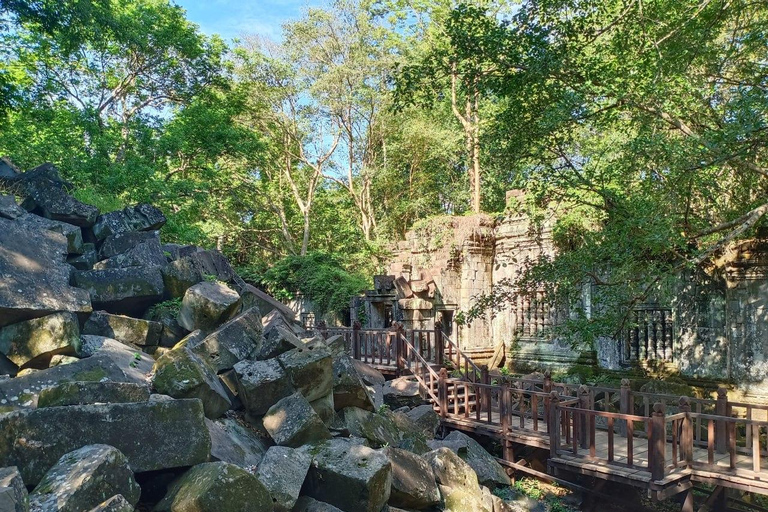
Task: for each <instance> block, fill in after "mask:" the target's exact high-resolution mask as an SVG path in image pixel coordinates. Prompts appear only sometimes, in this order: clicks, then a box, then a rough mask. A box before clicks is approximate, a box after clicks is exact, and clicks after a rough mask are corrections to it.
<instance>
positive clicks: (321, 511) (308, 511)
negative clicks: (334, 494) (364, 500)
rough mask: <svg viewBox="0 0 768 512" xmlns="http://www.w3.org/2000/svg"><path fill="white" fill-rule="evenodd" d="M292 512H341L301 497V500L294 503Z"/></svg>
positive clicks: (326, 504) (311, 499)
mask: <svg viewBox="0 0 768 512" xmlns="http://www.w3.org/2000/svg"><path fill="white" fill-rule="evenodd" d="M293 512H342V511H341V510H340V509H338V508H336V507H334V506H333V505H330V504H328V503H323V502H322V501H317V500H316V499H314V498H310V497H309V496H302V497H301V498H299V500H298V501H297V502H296V505H295V506H294V507H293Z"/></svg>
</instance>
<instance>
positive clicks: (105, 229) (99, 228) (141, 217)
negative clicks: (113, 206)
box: [93, 204, 166, 240]
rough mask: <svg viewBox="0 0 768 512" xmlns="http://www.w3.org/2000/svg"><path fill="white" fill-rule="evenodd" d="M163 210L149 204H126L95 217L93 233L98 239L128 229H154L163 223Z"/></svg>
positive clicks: (124, 231)
mask: <svg viewBox="0 0 768 512" xmlns="http://www.w3.org/2000/svg"><path fill="white" fill-rule="evenodd" d="M165 220H166V219H165V216H164V215H163V212H161V211H160V210H159V209H157V208H155V207H154V206H152V205H150V204H139V205H136V206H127V207H125V208H124V209H122V210H118V211H115V212H109V213H105V214H103V215H100V216H99V217H98V219H96V223H95V224H94V226H93V234H94V235H95V236H96V238H97V239H98V240H104V239H105V238H107V237H108V236H110V235H117V234H120V233H126V232H128V231H155V230H157V229H160V228H161V227H163V225H164V224H165Z"/></svg>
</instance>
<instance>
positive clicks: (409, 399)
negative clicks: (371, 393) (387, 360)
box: [384, 376, 426, 409]
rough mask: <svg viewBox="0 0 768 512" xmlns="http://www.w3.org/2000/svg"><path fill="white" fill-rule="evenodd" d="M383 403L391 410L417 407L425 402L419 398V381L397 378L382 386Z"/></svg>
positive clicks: (410, 378) (409, 378)
mask: <svg viewBox="0 0 768 512" xmlns="http://www.w3.org/2000/svg"><path fill="white" fill-rule="evenodd" d="M384 403H385V404H386V405H388V406H389V407H390V408H392V409H399V408H401V407H418V406H419V405H424V404H425V403H426V402H425V400H424V399H423V398H422V397H421V388H420V385H419V381H417V380H416V379H415V378H414V377H410V376H408V377H399V378H397V379H393V380H390V381H388V382H387V383H386V384H385V385H384Z"/></svg>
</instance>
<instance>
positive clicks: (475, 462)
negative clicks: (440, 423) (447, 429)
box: [444, 430, 511, 489]
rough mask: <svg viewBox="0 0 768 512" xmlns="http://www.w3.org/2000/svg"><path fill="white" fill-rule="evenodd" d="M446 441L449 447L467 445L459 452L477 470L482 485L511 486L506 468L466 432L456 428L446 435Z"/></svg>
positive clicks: (494, 486) (492, 487) (493, 486)
mask: <svg viewBox="0 0 768 512" xmlns="http://www.w3.org/2000/svg"><path fill="white" fill-rule="evenodd" d="M444 441H445V442H446V443H447V444H446V446H447V447H448V448H452V447H453V446H458V447H461V446H464V447H465V448H464V449H461V448H459V449H458V450H457V454H458V456H459V457H461V458H462V459H463V460H465V461H466V462H467V464H469V465H470V467H471V468H472V469H473V470H474V471H475V474H476V475H477V479H478V481H479V482H480V485H484V486H486V487H490V488H491V489H494V488H496V487H497V486H509V485H510V484H511V481H510V479H509V476H508V475H507V473H506V471H504V468H503V467H501V465H500V464H499V463H498V462H496V458H495V457H494V456H493V455H491V454H490V453H488V452H487V451H486V450H485V448H483V447H482V446H481V445H480V443H478V442H477V441H475V440H474V439H472V438H471V437H469V436H468V435H466V434H465V433H463V432H459V431H458V430H454V431H453V432H451V433H450V434H448V435H447V436H446V437H445V439H444Z"/></svg>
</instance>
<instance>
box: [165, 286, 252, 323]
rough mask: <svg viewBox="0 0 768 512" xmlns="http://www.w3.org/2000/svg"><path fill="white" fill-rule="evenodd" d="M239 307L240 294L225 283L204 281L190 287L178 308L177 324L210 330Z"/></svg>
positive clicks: (227, 318) (229, 316) (231, 315)
mask: <svg viewBox="0 0 768 512" xmlns="http://www.w3.org/2000/svg"><path fill="white" fill-rule="evenodd" d="M239 309H240V295H238V293H237V292H236V291H235V290H233V289H231V288H230V287H228V286H227V285H225V284H222V283H218V282H209V281H205V282H202V283H198V284H196V285H194V286H192V287H190V288H189V289H188V290H187V292H186V293H185V294H184V298H183V299H182V301H181V309H180V310H179V318H178V320H179V325H181V326H182V327H184V328H185V329H187V330H188V331H194V330H197V329H200V330H203V331H206V332H210V331H213V330H214V329H216V328H217V327H219V326H220V325H221V324H223V323H224V322H226V321H227V320H229V319H230V318H232V317H233V316H234V315H235V314H236V313H237V311H238V310H239Z"/></svg>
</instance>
